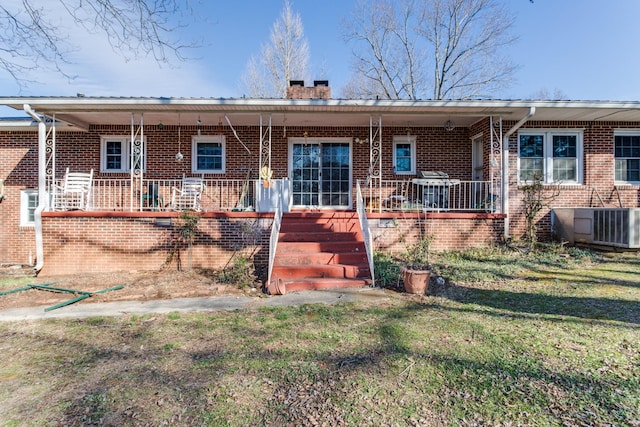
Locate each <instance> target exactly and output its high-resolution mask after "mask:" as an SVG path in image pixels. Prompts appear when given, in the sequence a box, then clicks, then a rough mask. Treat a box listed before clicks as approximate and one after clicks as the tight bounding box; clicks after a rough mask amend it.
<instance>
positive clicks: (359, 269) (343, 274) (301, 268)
mask: <svg viewBox="0 0 640 427" xmlns="http://www.w3.org/2000/svg"><path fill="white" fill-rule="evenodd" d="M271 275H272V276H273V277H280V278H283V279H294V278H301V279H302V278H304V279H306V278H313V277H318V278H327V277H333V278H347V279H357V278H366V277H370V276H371V271H369V264H368V263H366V264H364V263H363V264H358V265H349V264H324V265H323V264H315V265H276V266H274V267H273V271H272V273H271Z"/></svg>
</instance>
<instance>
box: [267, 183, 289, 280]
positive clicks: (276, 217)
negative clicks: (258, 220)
mask: <svg viewBox="0 0 640 427" xmlns="http://www.w3.org/2000/svg"><path fill="white" fill-rule="evenodd" d="M283 193H286V192H283ZM284 197H285V195H284V194H282V193H281V194H280V195H279V197H278V199H277V200H278V201H277V203H276V207H275V211H274V213H273V223H272V224H271V236H270V237H269V271H268V273H267V287H268V286H269V284H271V272H272V271H273V263H274V260H275V258H276V248H277V246H278V237H279V236H280V226H281V225H282V199H283V198H284Z"/></svg>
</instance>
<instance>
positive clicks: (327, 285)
mask: <svg viewBox="0 0 640 427" xmlns="http://www.w3.org/2000/svg"><path fill="white" fill-rule="evenodd" d="M370 284H371V280H366V279H332V278H329V279H322V278H307V279H277V280H272V281H271V283H270V284H269V286H268V288H267V291H268V292H269V294H271V295H284V294H286V293H287V292H301V291H317V290H323V289H338V288H351V287H365V286H368V285H370Z"/></svg>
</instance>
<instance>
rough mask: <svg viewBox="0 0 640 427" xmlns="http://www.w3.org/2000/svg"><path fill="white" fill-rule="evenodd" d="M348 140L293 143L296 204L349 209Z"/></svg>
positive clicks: (292, 166) (292, 164)
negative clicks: (343, 141)
mask: <svg viewBox="0 0 640 427" xmlns="http://www.w3.org/2000/svg"><path fill="white" fill-rule="evenodd" d="M350 157H351V156H350V147H349V144H348V143H342V142H339V143H326V142H325V143H308V144H300V143H294V144H292V146H291V177H292V178H291V185H292V196H293V206H295V207H306V208H315V207H317V208H335V209H348V208H349V207H350V204H351V203H350V197H351V166H350V164H351V162H350Z"/></svg>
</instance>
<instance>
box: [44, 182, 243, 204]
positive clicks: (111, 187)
mask: <svg viewBox="0 0 640 427" xmlns="http://www.w3.org/2000/svg"><path fill="white" fill-rule="evenodd" d="M181 182H182V180H180V179H145V180H144V181H143V182H142V183H140V181H132V180H130V179H103V178H100V179H94V180H93V185H92V189H91V206H90V207H89V209H91V210H93V211H164V210H170V209H171V198H172V193H173V189H174V187H175V188H180V185H181ZM204 183H205V187H204V191H203V192H202V201H201V206H202V210H203V211H205V212H211V211H214V212H215V211H244V210H253V208H254V203H255V202H254V200H255V198H254V182H253V181H246V180H243V179H205V181H204ZM56 184H58V185H60V184H61V182H56Z"/></svg>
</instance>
